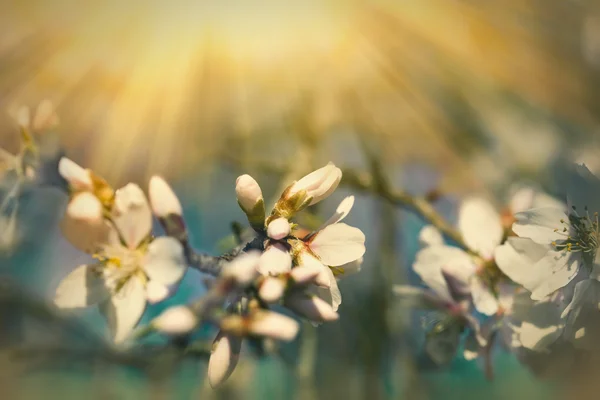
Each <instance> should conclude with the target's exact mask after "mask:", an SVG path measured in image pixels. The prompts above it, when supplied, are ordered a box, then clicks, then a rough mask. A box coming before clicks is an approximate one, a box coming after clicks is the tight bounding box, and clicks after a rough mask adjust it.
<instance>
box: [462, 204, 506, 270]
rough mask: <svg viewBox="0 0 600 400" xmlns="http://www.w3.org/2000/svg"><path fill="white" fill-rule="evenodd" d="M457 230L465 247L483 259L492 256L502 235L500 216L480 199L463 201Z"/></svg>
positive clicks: (490, 205)
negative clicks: (479, 254) (480, 255)
mask: <svg viewBox="0 0 600 400" xmlns="http://www.w3.org/2000/svg"><path fill="white" fill-rule="evenodd" d="M458 230H459V231H460V233H461V234H462V236H463V239H464V241H465V243H466V244H467V246H468V247H469V248H470V249H472V250H475V251H477V252H479V253H481V254H482V256H483V257H485V258H489V257H491V256H492V255H493V254H494V249H495V248H496V246H498V245H499V244H500V242H501V241H502V237H503V235H504V228H503V227H502V221H501V219H500V214H499V213H498V211H496V209H495V208H494V207H493V206H492V204H490V202H488V201H487V200H484V199H481V198H469V199H466V200H465V201H463V203H462V204H461V207H460V210H459V213H458Z"/></svg>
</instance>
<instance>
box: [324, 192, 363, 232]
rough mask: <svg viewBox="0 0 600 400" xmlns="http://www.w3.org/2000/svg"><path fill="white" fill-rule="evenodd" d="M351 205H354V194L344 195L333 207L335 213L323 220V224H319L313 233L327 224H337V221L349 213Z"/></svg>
mask: <svg viewBox="0 0 600 400" xmlns="http://www.w3.org/2000/svg"><path fill="white" fill-rule="evenodd" d="M352 206H354V196H348V197H346V198H345V199H344V200H342V202H341V203H340V204H339V205H338V206H337V208H336V209H335V213H334V214H333V215H332V216H331V217H330V218H329V219H328V220H327V221H325V223H323V225H321V226H320V227H319V229H317V231H316V232H315V233H317V232H319V231H322V230H323V229H325V228H326V227H328V226H329V225H333V224H337V223H338V222H340V221H341V220H343V219H344V218H346V217H347V216H348V214H350V211H351V210H352Z"/></svg>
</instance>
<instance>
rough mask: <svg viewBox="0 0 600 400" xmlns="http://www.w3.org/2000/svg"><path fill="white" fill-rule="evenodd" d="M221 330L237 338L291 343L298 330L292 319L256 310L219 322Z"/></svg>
mask: <svg viewBox="0 0 600 400" xmlns="http://www.w3.org/2000/svg"><path fill="white" fill-rule="evenodd" d="M220 326H221V330H222V331H224V332H229V333H231V334H234V335H237V336H248V335H250V336H261V337H269V338H272V339H276V340H283V341H291V340H292V339H294V338H295V337H296V334H297V333H298V329H299V328H300V326H299V324H298V322H296V321H295V320H294V319H292V318H290V317H287V316H285V315H283V314H279V313H276V312H273V311H268V310H256V311H253V312H251V313H250V314H248V315H245V316H242V315H228V316H226V317H224V318H223V319H222V320H221V323H220Z"/></svg>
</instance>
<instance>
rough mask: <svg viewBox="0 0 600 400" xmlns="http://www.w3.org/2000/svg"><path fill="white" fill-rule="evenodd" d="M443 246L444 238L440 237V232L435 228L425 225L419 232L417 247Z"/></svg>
mask: <svg viewBox="0 0 600 400" xmlns="http://www.w3.org/2000/svg"><path fill="white" fill-rule="evenodd" d="M443 244H444V237H443V236H442V232H440V231H439V229H438V228H436V227H435V226H433V225H426V226H424V227H423V229H421V231H420V232H419V245H421V247H427V246H442V245H443Z"/></svg>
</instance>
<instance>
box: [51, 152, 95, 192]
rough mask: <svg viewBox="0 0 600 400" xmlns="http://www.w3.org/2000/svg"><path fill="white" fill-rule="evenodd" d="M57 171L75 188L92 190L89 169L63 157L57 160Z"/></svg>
mask: <svg viewBox="0 0 600 400" xmlns="http://www.w3.org/2000/svg"><path fill="white" fill-rule="evenodd" d="M58 173H59V174H60V175H61V176H62V177H63V178H64V179H65V180H66V181H67V182H68V183H69V185H71V186H72V187H73V189H75V190H90V191H91V190H93V186H94V184H93V182H92V176H91V174H90V171H88V170H86V169H84V168H82V167H81V166H80V165H79V164H77V163H75V162H74V161H72V160H71V159H69V158H67V157H63V158H61V159H60V161H59V162H58Z"/></svg>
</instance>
